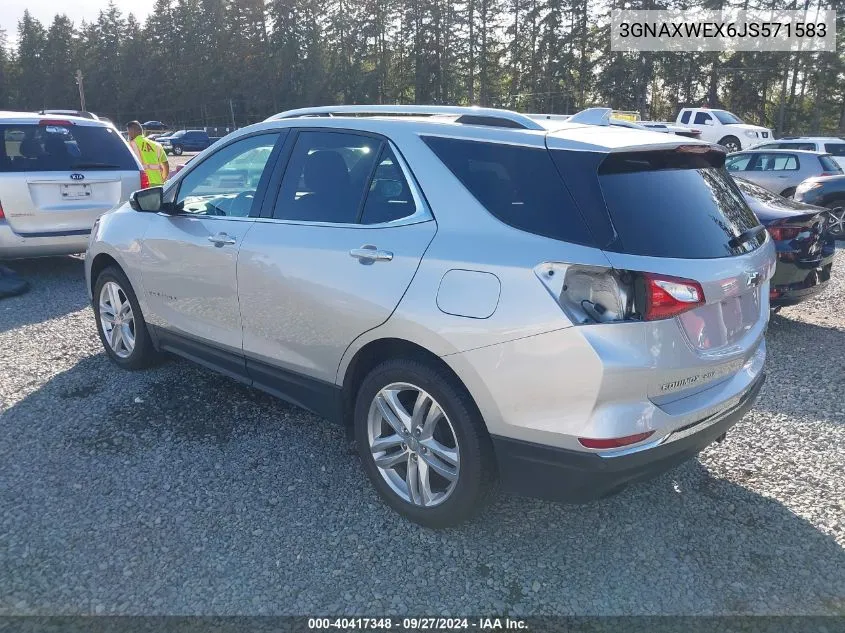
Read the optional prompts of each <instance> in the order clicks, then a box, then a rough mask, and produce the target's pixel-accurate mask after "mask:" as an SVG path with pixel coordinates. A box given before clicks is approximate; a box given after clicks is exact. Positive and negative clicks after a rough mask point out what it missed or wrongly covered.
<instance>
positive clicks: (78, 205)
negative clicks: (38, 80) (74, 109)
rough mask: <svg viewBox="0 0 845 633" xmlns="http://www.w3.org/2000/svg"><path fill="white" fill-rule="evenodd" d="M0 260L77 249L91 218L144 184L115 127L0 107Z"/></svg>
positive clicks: (85, 238) (82, 244)
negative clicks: (11, 110)
mask: <svg viewBox="0 0 845 633" xmlns="http://www.w3.org/2000/svg"><path fill="white" fill-rule="evenodd" d="M0 140H2V143H0V258H10V257H39V256H44V255H66V254H69V253H81V252H83V251H84V250H85V247H86V245H87V244H88V235H89V234H90V233H91V227H92V226H93V224H94V220H95V219H96V218H97V217H98V216H99V215H101V214H103V213H105V212H106V211H108V210H110V209H112V208H114V207H115V206H117V205H119V204H121V203H124V202H126V201H127V200H128V199H129V194H131V193H132V192H133V191H135V190H136V189H138V188H139V187H141V186H144V185H145V183H144V182H143V178H142V172H141V166H140V164H139V163H138V161H137V160H136V158H135V156H134V155H133V154H132V151H131V150H130V149H129V146H128V145H127V143H126V141H125V140H123V138H121V136H120V134H119V133H118V132H117V130H115V129H114V126H112V125H110V124H108V123H105V122H103V121H99V120H94V119H89V118H82V117H73V116H57V115H55V114H30V113H23V112H20V113H18V112H0Z"/></svg>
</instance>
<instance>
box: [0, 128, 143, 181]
mask: <svg viewBox="0 0 845 633" xmlns="http://www.w3.org/2000/svg"><path fill="white" fill-rule="evenodd" d="M0 138H2V139H3V143H2V144H0V172H37V171H42V172H43V171H82V170H84V171H88V170H112V171H114V170H119V171H137V170H138V169H139V167H138V165H137V163H136V162H135V158H134V157H133V156H132V152H131V150H130V149H129V148H128V147H127V146H126V144H125V143H124V141H123V139H121V138H120V135H119V134H118V132H117V130H115V129H114V128H111V127H99V126H88V125H58V124H55V125H41V124H23V125H20V124H7V125H0Z"/></svg>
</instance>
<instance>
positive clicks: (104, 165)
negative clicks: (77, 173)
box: [71, 163, 122, 169]
mask: <svg viewBox="0 0 845 633" xmlns="http://www.w3.org/2000/svg"><path fill="white" fill-rule="evenodd" d="M71 169H122V167H121V166H120V165H112V164H111V163H76V164H75V165H73V166H71Z"/></svg>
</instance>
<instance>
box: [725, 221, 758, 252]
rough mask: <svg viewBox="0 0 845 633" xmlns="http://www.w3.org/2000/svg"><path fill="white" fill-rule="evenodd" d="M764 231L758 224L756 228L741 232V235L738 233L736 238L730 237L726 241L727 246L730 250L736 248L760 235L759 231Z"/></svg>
mask: <svg viewBox="0 0 845 633" xmlns="http://www.w3.org/2000/svg"><path fill="white" fill-rule="evenodd" d="M765 230H766V227H765V226H763V225H762V224H758V225H757V226H755V227H753V228H750V229H748V230H747V231H743V232H742V233H740V234H739V235H737V236H736V237H732V238H731V239H730V240H729V241H728V246H730V247H731V248H736V247H737V246H740V245H742V244H745V243H746V242H750V241H751V240H753V239H754V238H755V237H757V236H758V235H759V234H760V231H765Z"/></svg>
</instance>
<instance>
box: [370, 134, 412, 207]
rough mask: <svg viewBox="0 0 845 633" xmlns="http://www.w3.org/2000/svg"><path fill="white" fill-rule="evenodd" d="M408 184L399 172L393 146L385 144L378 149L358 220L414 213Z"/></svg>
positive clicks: (400, 171)
mask: <svg viewBox="0 0 845 633" xmlns="http://www.w3.org/2000/svg"><path fill="white" fill-rule="evenodd" d="M416 210H417V209H416V203H415V202H414V197H413V195H412V194H411V187H410V186H409V185H408V181H407V180H405V176H404V174H403V173H402V168H401V167H400V166H399V161H398V160H396V156H395V154H394V153H393V150H392V149H390V147H389V146H387V145H385V146H384V149H382V150H381V156H379V160H378V164H377V165H376V170H375V173H374V174H373V179H372V180H371V181H370V188H369V191H368V192H367V201H366V202H365V203H364V209H363V211H362V213H361V224H382V223H384V222H395V221H396V220H401V219H402V218H407V217H410V216H412V215H414V213H416Z"/></svg>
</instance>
